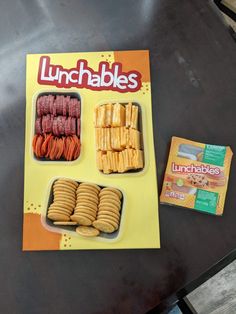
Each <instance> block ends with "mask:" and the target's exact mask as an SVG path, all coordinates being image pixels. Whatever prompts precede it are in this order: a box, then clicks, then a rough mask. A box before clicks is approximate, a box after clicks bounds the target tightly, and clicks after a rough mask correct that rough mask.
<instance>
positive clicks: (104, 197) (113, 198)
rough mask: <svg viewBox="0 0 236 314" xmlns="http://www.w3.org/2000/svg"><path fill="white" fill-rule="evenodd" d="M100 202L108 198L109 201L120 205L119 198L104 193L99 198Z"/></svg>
mask: <svg viewBox="0 0 236 314" xmlns="http://www.w3.org/2000/svg"><path fill="white" fill-rule="evenodd" d="M99 198H100V200H102V199H107V198H109V199H110V200H114V201H115V202H118V203H121V200H120V199H119V197H118V196H117V195H115V194H112V193H107V192H106V193H104V194H103V195H100V196H99Z"/></svg>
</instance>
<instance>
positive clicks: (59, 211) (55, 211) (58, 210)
mask: <svg viewBox="0 0 236 314" xmlns="http://www.w3.org/2000/svg"><path fill="white" fill-rule="evenodd" d="M49 213H58V214H62V215H65V216H70V213H69V212H66V211H63V210H60V209H49V210H48V214H49Z"/></svg>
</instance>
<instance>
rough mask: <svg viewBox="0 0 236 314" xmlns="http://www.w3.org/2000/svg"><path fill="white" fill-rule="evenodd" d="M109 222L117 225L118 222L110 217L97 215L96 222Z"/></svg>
mask: <svg viewBox="0 0 236 314" xmlns="http://www.w3.org/2000/svg"><path fill="white" fill-rule="evenodd" d="M104 219H105V220H109V221H110V222H111V223H112V222H114V223H115V224H117V225H119V222H120V220H119V219H117V218H115V217H112V216H110V215H98V216H97V220H104Z"/></svg>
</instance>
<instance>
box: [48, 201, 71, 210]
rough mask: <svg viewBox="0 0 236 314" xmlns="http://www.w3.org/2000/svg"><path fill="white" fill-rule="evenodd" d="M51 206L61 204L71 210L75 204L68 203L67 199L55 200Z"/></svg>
mask: <svg viewBox="0 0 236 314" xmlns="http://www.w3.org/2000/svg"><path fill="white" fill-rule="evenodd" d="M50 206H60V207H64V208H66V209H69V210H73V209H74V206H71V205H70V204H68V203H67V202H65V201H57V202H56V203H55V202H53V203H52V204H51V205H50Z"/></svg>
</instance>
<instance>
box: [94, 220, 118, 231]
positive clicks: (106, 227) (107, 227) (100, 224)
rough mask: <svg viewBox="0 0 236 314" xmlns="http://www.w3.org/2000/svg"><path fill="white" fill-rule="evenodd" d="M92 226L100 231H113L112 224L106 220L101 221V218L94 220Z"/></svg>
mask: <svg viewBox="0 0 236 314" xmlns="http://www.w3.org/2000/svg"><path fill="white" fill-rule="evenodd" d="M93 226H94V227H95V228H96V229H98V230H100V231H102V232H106V233H112V232H114V231H115V228H114V226H112V225H111V224H110V223H108V222H106V221H102V220H95V221H94V222H93Z"/></svg>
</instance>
